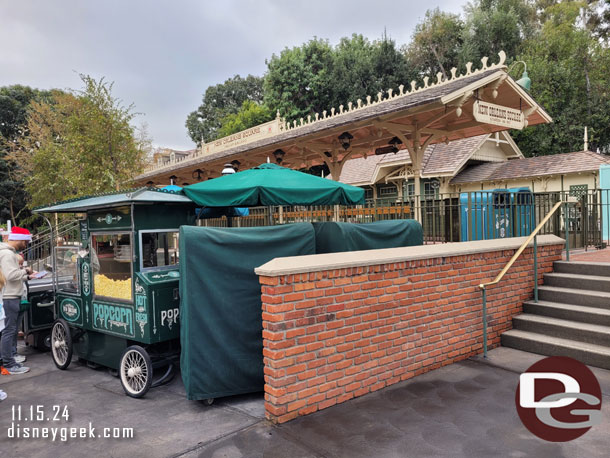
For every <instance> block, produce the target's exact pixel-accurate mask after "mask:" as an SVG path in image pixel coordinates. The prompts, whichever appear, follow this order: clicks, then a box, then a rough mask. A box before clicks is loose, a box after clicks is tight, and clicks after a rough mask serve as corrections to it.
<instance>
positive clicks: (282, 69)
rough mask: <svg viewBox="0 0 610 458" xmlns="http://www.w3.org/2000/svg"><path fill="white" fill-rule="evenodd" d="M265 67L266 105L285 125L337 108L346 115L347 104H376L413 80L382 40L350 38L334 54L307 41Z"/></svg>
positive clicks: (322, 44) (324, 44) (325, 45)
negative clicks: (370, 100) (368, 100)
mask: <svg viewBox="0 0 610 458" xmlns="http://www.w3.org/2000/svg"><path fill="white" fill-rule="evenodd" d="M267 67H268V70H267V74H266V75H265V82H264V86H263V87H264V94H265V104H266V105H267V106H268V107H269V108H270V110H271V112H275V111H279V112H280V114H281V115H282V116H283V117H285V118H286V119H288V120H298V119H299V118H306V117H307V116H308V115H310V116H311V117H312V118H314V116H315V114H316V113H318V114H319V115H320V116H323V112H324V111H327V112H328V113H329V114H330V111H331V109H332V108H333V107H334V108H335V110H336V111H339V108H340V106H341V105H343V106H344V108H345V109H347V106H348V103H349V102H352V103H354V104H355V103H356V101H357V100H358V99H361V100H364V99H365V98H366V97H367V96H369V95H370V96H372V97H374V98H376V94H377V93H378V92H382V93H383V94H384V96H385V95H387V92H386V91H387V90H388V89H393V90H394V92H397V91H398V87H399V86H400V85H401V84H403V85H405V86H406V87H408V85H409V82H410V81H411V79H413V77H415V76H416V73H415V72H414V71H413V69H412V68H410V67H409V65H408V63H407V61H406V59H405V57H404V56H403V54H402V53H401V52H400V51H399V50H398V49H397V48H396V44H395V43H394V41H392V40H391V39H389V38H388V37H387V36H385V35H384V36H383V38H382V39H381V40H378V41H374V42H372V43H371V42H370V41H369V40H367V39H366V38H364V37H363V36H362V35H357V34H354V35H352V37H351V38H343V39H341V41H340V42H339V44H338V45H337V46H336V47H334V48H333V47H332V46H330V45H329V43H328V41H326V40H318V39H314V40H310V41H309V42H307V43H305V44H304V45H302V46H300V47H296V48H293V49H285V50H284V51H282V53H281V54H280V56H275V55H274V56H273V57H272V58H271V60H269V61H268V62H267Z"/></svg>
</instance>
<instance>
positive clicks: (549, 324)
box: [513, 313, 610, 346]
mask: <svg viewBox="0 0 610 458" xmlns="http://www.w3.org/2000/svg"><path fill="white" fill-rule="evenodd" d="M513 328H514V329H519V330H521V331H528V332H534V333H537V334H545V335H548V336H552V337H561V338H564V339H570V340H577V341H579V342H586V343H591V344H596V345H608V346H610V326H602V325H599V324H590V323H582V322H577V321H570V320H562V319H560V318H552V317H549V316H541V315H531V314H528V313H523V314H521V315H517V316H516V317H514V318H513Z"/></svg>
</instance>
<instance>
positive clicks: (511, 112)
mask: <svg viewBox="0 0 610 458" xmlns="http://www.w3.org/2000/svg"><path fill="white" fill-rule="evenodd" d="M472 114H473V116H474V119H476V120H477V121H479V122H482V123H485V124H493V125H494V126H501V127H506V128H507V129H519V130H521V129H523V127H525V115H524V114H523V111H521V110H517V109H515V108H509V107H504V106H502V105H496V104H494V103H489V102H483V101H482V100H477V101H475V102H474V104H473V106H472Z"/></svg>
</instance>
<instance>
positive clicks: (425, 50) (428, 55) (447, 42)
mask: <svg viewBox="0 0 610 458" xmlns="http://www.w3.org/2000/svg"><path fill="white" fill-rule="evenodd" d="M463 35H464V22H463V21H462V20H461V19H460V17H459V16H458V15H456V14H450V13H444V12H442V11H440V10H439V9H438V8H436V9H435V10H428V11H426V16H425V18H424V21H423V22H421V23H419V24H417V26H416V27H415V31H414V32H413V36H412V37H411V43H410V44H409V45H408V46H407V47H406V49H405V52H406V54H407V57H408V59H409V61H410V62H411V63H412V64H413V65H414V66H415V67H417V68H418V69H419V70H420V72H421V73H422V74H423V75H428V76H430V77H434V76H436V74H437V73H438V72H441V73H442V74H443V76H444V77H445V78H448V77H449V76H450V74H451V73H450V72H451V68H452V67H456V68H457V67H458V66H459V63H460V53H461V51H462V42H463Z"/></svg>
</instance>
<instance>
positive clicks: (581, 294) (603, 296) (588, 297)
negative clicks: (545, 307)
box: [538, 285, 610, 310]
mask: <svg viewBox="0 0 610 458" xmlns="http://www.w3.org/2000/svg"><path fill="white" fill-rule="evenodd" d="M538 299H540V300H542V301H547V302H560V303H563V304H575V305H584V306H586V307H599V308H604V309H608V310H610V293H607V292H604V291H591V290H587V289H578V290H576V289H572V288H560V287H558V286H546V285H543V286H539V287H538Z"/></svg>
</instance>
